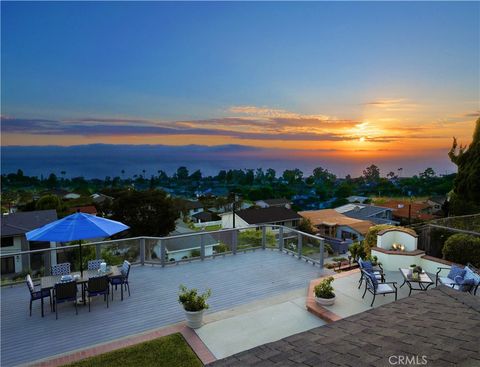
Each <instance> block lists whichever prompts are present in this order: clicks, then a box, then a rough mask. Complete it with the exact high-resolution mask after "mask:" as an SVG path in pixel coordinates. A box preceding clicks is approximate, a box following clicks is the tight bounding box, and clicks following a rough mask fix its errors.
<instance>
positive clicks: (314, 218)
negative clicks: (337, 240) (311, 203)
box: [298, 209, 374, 235]
mask: <svg viewBox="0 0 480 367" xmlns="http://www.w3.org/2000/svg"><path fill="white" fill-rule="evenodd" d="M298 214H300V215H301V216H302V217H304V218H308V219H310V221H311V222H312V224H313V225H314V226H318V225H327V226H347V227H350V228H352V229H354V230H355V231H357V232H358V233H361V234H363V235H365V234H366V233H367V232H368V229H369V228H370V227H371V226H373V225H374V224H373V223H372V222H370V221H368V220H362V219H355V218H350V217H347V216H346V215H343V214H341V213H338V212H337V211H336V210H335V209H323V210H307V211H303V212H299V213H298Z"/></svg>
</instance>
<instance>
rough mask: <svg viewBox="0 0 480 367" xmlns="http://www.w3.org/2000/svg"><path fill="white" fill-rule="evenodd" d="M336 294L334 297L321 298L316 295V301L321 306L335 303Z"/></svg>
mask: <svg viewBox="0 0 480 367" xmlns="http://www.w3.org/2000/svg"><path fill="white" fill-rule="evenodd" d="M335 298H336V297H335V296H334V297H333V298H319V297H315V302H317V304H319V305H320V306H331V305H333V304H334V303H335Z"/></svg>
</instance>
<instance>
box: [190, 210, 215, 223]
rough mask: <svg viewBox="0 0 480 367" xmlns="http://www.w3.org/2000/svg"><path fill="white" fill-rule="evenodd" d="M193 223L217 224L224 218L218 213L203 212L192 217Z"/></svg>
mask: <svg viewBox="0 0 480 367" xmlns="http://www.w3.org/2000/svg"><path fill="white" fill-rule="evenodd" d="M191 218H192V221H193V222H194V223H206V222H215V221H220V220H222V218H220V216H219V215H218V214H216V213H212V212H209V211H203V212H199V213H196V214H194V215H192V217H191Z"/></svg>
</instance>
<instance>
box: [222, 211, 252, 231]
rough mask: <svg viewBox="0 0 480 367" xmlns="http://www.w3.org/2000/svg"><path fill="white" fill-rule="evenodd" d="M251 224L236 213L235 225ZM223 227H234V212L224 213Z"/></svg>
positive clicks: (244, 225) (245, 225)
mask: <svg viewBox="0 0 480 367" xmlns="http://www.w3.org/2000/svg"><path fill="white" fill-rule="evenodd" d="M248 226H249V224H248V223H247V222H245V221H244V220H243V219H242V218H240V217H239V216H238V215H237V214H235V227H236V228H241V227H248ZM222 228H233V213H225V214H223V215H222Z"/></svg>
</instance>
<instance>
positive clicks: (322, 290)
mask: <svg viewBox="0 0 480 367" xmlns="http://www.w3.org/2000/svg"><path fill="white" fill-rule="evenodd" d="M332 282H333V277H328V278H326V279H323V280H322V281H321V282H320V283H318V284H317V285H316V286H315V288H313V293H314V294H315V302H317V303H318V304H319V305H322V306H330V305H333V304H334V303H335V293H333V287H332Z"/></svg>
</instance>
